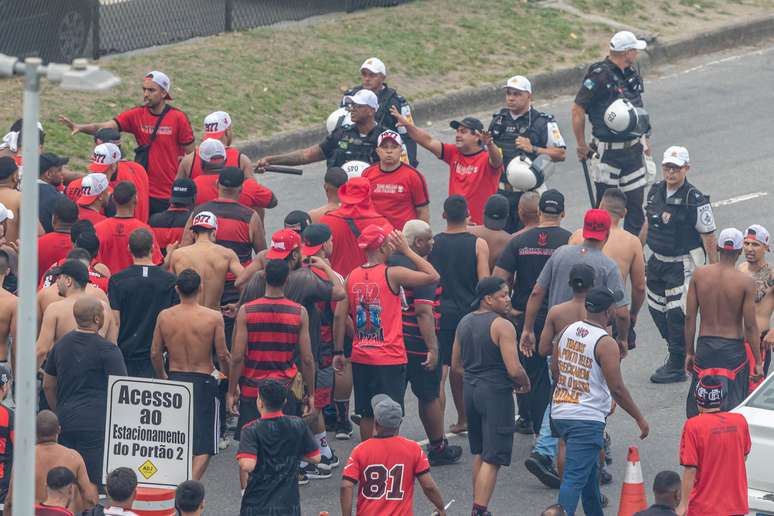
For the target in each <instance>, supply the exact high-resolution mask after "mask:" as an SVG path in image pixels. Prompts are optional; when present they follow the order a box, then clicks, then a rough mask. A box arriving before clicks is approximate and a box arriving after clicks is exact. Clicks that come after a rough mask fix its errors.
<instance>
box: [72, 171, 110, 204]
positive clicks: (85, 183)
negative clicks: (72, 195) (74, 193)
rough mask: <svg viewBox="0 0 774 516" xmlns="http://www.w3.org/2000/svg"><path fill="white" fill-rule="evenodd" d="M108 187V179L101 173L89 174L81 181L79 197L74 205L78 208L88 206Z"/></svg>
mask: <svg viewBox="0 0 774 516" xmlns="http://www.w3.org/2000/svg"><path fill="white" fill-rule="evenodd" d="M109 187H110V183H108V178H107V176H106V175H105V174H102V173H101V172H96V173H94V174H89V175H87V176H86V177H84V178H83V179H82V180H81V196H80V197H78V200H77V201H76V203H77V204H78V206H88V205H89V204H91V203H93V202H94V201H96V200H97V198H98V197H99V196H100V195H102V192H105V191H106V190H108V188H109Z"/></svg>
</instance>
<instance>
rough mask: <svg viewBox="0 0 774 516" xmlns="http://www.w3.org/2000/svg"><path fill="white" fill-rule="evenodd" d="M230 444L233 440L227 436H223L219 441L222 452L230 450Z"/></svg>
mask: <svg viewBox="0 0 774 516" xmlns="http://www.w3.org/2000/svg"><path fill="white" fill-rule="evenodd" d="M230 444H231V439H229V438H228V437H226V436H225V435H221V436H220V439H218V448H219V449H221V450H225V449H226V448H228V446H229V445H230Z"/></svg>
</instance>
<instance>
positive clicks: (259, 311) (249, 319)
mask: <svg viewBox="0 0 774 516" xmlns="http://www.w3.org/2000/svg"><path fill="white" fill-rule="evenodd" d="M273 251H275V250H274V249H270V250H269V252H268V253H267V258H269V262H268V263H267V264H266V269H265V270H264V273H265V278H266V291H265V294H264V296H263V297H261V298H258V299H256V300H255V301H251V302H249V303H245V304H244V305H242V307H241V308H240V309H239V312H238V313H237V317H236V324H235V326H234V340H233V345H232V348H231V372H230V374H229V386H228V396H227V404H228V407H229V411H230V412H231V413H233V414H238V415H239V423H238V429H237V433H238V432H239V429H241V428H242V427H243V426H244V425H246V424H247V423H249V422H250V421H252V420H254V419H257V418H259V417H260V414H259V413H258V408H257V406H256V398H257V397H258V389H259V386H260V383H261V381H262V380H277V381H279V382H281V383H282V384H283V385H286V386H288V387H289V386H290V385H291V384H292V383H293V380H294V379H295V377H296V375H297V374H298V372H299V371H298V370H299V368H298V367H296V357H300V361H299V365H300V369H301V376H302V377H303V380H304V384H305V385H306V396H304V399H303V403H304V413H305V415H306V414H308V413H311V412H312V410H313V401H314V380H315V365H314V356H313V355H312V346H311V343H310V340H309V315H308V313H307V311H306V309H305V308H304V307H303V306H301V305H300V304H298V303H295V302H293V301H290V300H289V299H287V298H286V297H285V293H284V288H285V282H286V281H287V279H288V274H290V267H289V265H288V263H287V262H286V261H285V260H284V259H282V257H281V256H275V255H274V254H273ZM291 398H292V396H291V397H289V398H288V403H287V404H286V406H285V410H284V412H285V413H286V414H294V413H295V414H298V412H299V410H298V407H296V406H294V405H295V403H294V402H293V399H291ZM237 402H238V407H237ZM235 438H237V439H238V438H239V435H236V436H235Z"/></svg>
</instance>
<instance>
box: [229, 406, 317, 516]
mask: <svg viewBox="0 0 774 516" xmlns="http://www.w3.org/2000/svg"><path fill="white" fill-rule="evenodd" d="M318 450H319V447H318V443H317V441H316V439H315V438H314V436H313V435H312V432H311V431H310V430H309V427H307V426H306V423H304V421H303V420H302V419H301V418H298V417H294V416H284V415H275V414H265V415H264V417H263V419H256V420H255V421H253V422H252V423H248V424H247V425H246V426H245V427H244V428H242V433H241V440H240V441H239V450H238V451H237V459H239V458H255V459H257V463H256V465H255V469H254V470H253V472H252V473H250V476H249V477H248V478H247V487H246V488H245V494H244V496H242V507H244V506H245V505H249V506H252V507H260V508H262V509H263V510H264V511H265V513H266V514H298V515H300V514H301V501H300V499H299V496H298V462H299V460H300V459H302V458H304V457H311V456H313V455H315V454H316V453H318Z"/></svg>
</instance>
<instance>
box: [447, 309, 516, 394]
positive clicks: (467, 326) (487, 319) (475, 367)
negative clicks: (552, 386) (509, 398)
mask: <svg viewBox="0 0 774 516" xmlns="http://www.w3.org/2000/svg"><path fill="white" fill-rule="evenodd" d="M498 317H499V315H497V314H496V313H494V312H484V313H475V312H473V313H470V314H468V315H466V316H465V317H463V318H462V320H461V321H460V324H459V325H458V326H457V339H458V340H459V343H460V351H461V357H462V365H463V367H464V368H465V376H464V379H465V382H467V383H476V381H477V380H485V381H487V382H488V383H490V384H494V385H495V386H497V387H503V388H507V389H511V388H513V382H512V381H511V378H510V377H509V376H508V370H507V369H506V368H505V362H503V357H502V354H501V353H500V348H499V347H497V346H496V345H495V343H494V342H492V336H491V328H492V323H493V322H494V320H495V319H497V318H498Z"/></svg>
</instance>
